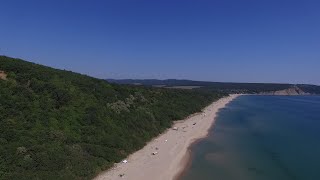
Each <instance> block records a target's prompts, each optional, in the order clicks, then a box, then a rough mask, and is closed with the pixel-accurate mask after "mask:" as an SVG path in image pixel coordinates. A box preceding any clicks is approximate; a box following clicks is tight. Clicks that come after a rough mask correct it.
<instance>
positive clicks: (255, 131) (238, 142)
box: [180, 95, 320, 180]
mask: <svg viewBox="0 0 320 180" xmlns="http://www.w3.org/2000/svg"><path fill="white" fill-rule="evenodd" d="M190 153H191V158H190V162H189V164H188V166H187V167H186V169H185V171H184V173H183V174H182V175H181V178H180V180H320V96H260V95H244V96H240V97H238V98H237V99H235V100H233V101H232V102H230V103H229V104H228V105H227V106H226V107H225V108H223V109H221V110H220V111H219V113H218V116H217V119H216V121H215V123H214V125H213V126H212V128H211V130H210V132H209V135H208V137H206V138H204V139H201V140H199V141H197V142H195V143H194V144H193V145H192V146H191V147H190Z"/></svg>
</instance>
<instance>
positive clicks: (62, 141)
mask: <svg viewBox="0 0 320 180" xmlns="http://www.w3.org/2000/svg"><path fill="white" fill-rule="evenodd" d="M0 71H4V72H3V73H4V74H6V78H3V79H0V132H1V133H0V179H90V178H92V177H93V176H94V175H96V174H97V173H99V172H100V171H102V170H105V169H107V168H109V167H111V166H112V165H113V163H114V162H119V161H120V160H121V159H123V158H125V157H126V156H127V155H128V154H130V153H132V152H133V151H136V150H138V149H140V148H141V147H143V146H144V144H145V143H146V142H147V141H149V140H150V139H151V138H153V137H155V136H157V135H158V134H159V133H161V132H163V131H164V130H165V129H166V128H168V127H170V125H171V123H172V121H173V120H177V119H182V118H184V117H186V116H188V115H190V114H192V113H195V112H197V111H200V110H201V109H202V108H203V107H205V106H206V105H208V104H209V103H211V102H212V101H214V100H216V99H218V98H219V97H221V96H222V95H223V94H221V93H212V92H211V93H206V92H197V91H193V90H169V89H161V88H144V87H137V86H127V85H116V84H109V83H107V82H106V81H104V80H99V79H95V78H91V77H88V76H85V75H81V74H76V73H72V72H68V71H62V70H56V69H53V68H49V67H45V66H41V65H37V64H33V63H29V62H26V61H23V60H20V59H14V58H9V57H5V56H0Z"/></svg>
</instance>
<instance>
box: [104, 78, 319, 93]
mask: <svg viewBox="0 0 320 180" xmlns="http://www.w3.org/2000/svg"><path fill="white" fill-rule="evenodd" d="M107 81H108V82H110V83H117V84H130V85H144V86H150V87H152V86H153V87H162V88H179V89H183V87H186V88H187V89H189V88H190V87H194V88H195V89H199V90H214V91H219V92H225V93H250V94H259V93H263V94H277V93H273V92H276V91H282V90H288V89H291V88H294V87H298V88H299V89H300V90H301V91H300V92H301V94H320V86H316V85H308V84H298V85H295V84H279V83H230V82H206V81H191V80H178V79H167V80H157V79H143V80H139V79H120V80H116V79H107ZM280 94H281V93H280Z"/></svg>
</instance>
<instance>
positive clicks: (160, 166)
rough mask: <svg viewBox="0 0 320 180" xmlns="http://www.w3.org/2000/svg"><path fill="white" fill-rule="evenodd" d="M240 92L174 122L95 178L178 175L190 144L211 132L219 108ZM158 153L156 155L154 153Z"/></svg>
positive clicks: (157, 178)
mask: <svg viewBox="0 0 320 180" xmlns="http://www.w3.org/2000/svg"><path fill="white" fill-rule="evenodd" d="M238 96H240V95H238V94H232V95H230V96H227V97H224V98H221V99H219V100H218V101H215V102H213V103H212V104H210V105H209V106H207V107H206V108H204V109H203V111H202V112H200V113H195V114H193V115H191V116H189V117H187V118H186V119H184V120H179V121H176V122H175V123H174V125H173V126H172V128H171V129H168V130H167V131H165V132H164V133H162V134H161V135H159V136H158V137H156V138H154V139H153V140H152V141H150V142H149V143H147V145H146V146H145V147H143V148H142V149H140V150H139V151H137V152H135V153H133V154H131V155H130V156H129V157H128V158H127V159H126V161H127V163H117V164H115V166H114V167H113V168H111V169H109V170H107V171H105V172H102V173H100V174H99V175H98V176H97V177H96V178H94V180H124V179H127V180H150V179H153V180H163V179H166V180H170V179H175V180H176V179H178V178H179V177H180V176H181V174H182V173H183V172H184V170H185V169H186V168H187V166H188V163H190V147H191V146H192V144H193V143H195V142H196V141H197V140H199V139H202V138H204V137H206V136H207V135H208V131H209V130H210V128H211V127H212V126H213V123H214V121H215V119H216V116H217V112H218V111H219V110H220V109H221V108H224V107H225V106H226V105H227V104H228V103H229V102H231V101H232V100H233V99H235V98H236V97H238ZM154 153H155V155H153V154H154Z"/></svg>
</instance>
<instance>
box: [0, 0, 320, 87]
mask: <svg viewBox="0 0 320 180" xmlns="http://www.w3.org/2000/svg"><path fill="white" fill-rule="evenodd" d="M0 9H1V10H0V22H1V25H0V54H4V55H7V56H11V57H19V58H23V59H26V60H29V61H32V62H36V63H40V64H44V65H48V66H53V67H56V68H61V69H68V70H72V71H76V72H80V73H84V74H89V75H91V76H95V77H99V78H158V79H166V78H178V79H193V80H207V81H228V82H287V83H312V84H320V1H319V0H207V1H204V0H179V1H178V0H144V1H142V0H86V1H84V0H0Z"/></svg>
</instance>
